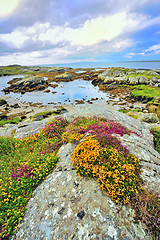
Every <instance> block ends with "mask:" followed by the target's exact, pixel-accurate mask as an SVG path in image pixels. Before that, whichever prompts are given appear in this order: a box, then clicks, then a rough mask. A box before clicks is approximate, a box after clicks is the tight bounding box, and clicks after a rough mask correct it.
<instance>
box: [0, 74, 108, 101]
mask: <svg viewBox="0 0 160 240" xmlns="http://www.w3.org/2000/svg"><path fill="white" fill-rule="evenodd" d="M14 77H20V76H10V77H8V76H7V77H0V88H1V90H2V89H4V87H7V86H8V84H7V82H8V81H9V80H11V79H13V78H14ZM54 83H55V84H58V87H56V88H52V87H48V89H49V90H50V92H47V93H45V92H44V91H34V92H26V93H25V94H21V93H12V92H11V93H9V94H7V95H6V96H9V97H13V98H17V99H20V100H21V101H25V102H33V103H42V104H48V103H55V104H64V103H67V104H68V103H73V102H74V101H75V100H91V99H92V98H98V99H104V100H108V98H109V93H103V92H102V91H99V88H98V87H95V86H93V84H92V83H91V82H90V81H86V80H83V79H77V80H74V81H72V82H59V83H56V82H52V84H54ZM45 90H46V89H45ZM52 92H56V93H54V94H53V93H52ZM0 95H1V96H2V95H4V92H2V91H1V92H0Z"/></svg>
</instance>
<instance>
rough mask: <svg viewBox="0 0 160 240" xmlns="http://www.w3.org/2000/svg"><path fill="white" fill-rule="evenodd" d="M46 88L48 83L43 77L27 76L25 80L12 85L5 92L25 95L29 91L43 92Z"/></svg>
mask: <svg viewBox="0 0 160 240" xmlns="http://www.w3.org/2000/svg"><path fill="white" fill-rule="evenodd" d="M46 87H48V82H47V80H45V79H44V78H43V77H38V76H25V77H24V78H23V79H21V80H18V81H16V82H14V83H12V84H11V86H10V87H8V88H6V89H4V91H5V92H6V91H13V92H23V93H25V92H27V91H35V90H43V89H45V88H46Z"/></svg>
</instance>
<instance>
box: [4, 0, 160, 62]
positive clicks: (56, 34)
mask: <svg viewBox="0 0 160 240" xmlns="http://www.w3.org/2000/svg"><path fill="white" fill-rule="evenodd" d="M149 60H160V0H132V1H129V0H0V65H1V66H4V65H10V64H20V65H42V64H61V63H73V62H119V61H149Z"/></svg>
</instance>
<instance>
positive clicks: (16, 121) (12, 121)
mask: <svg viewBox="0 0 160 240" xmlns="http://www.w3.org/2000/svg"><path fill="white" fill-rule="evenodd" d="M19 122H21V119H20V118H18V117H15V118H13V119H11V120H0V127H3V126H4V125H5V124H9V123H10V124H11V123H13V124H18V123H19Z"/></svg>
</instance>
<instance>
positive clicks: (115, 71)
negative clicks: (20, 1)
mask: <svg viewBox="0 0 160 240" xmlns="http://www.w3.org/2000/svg"><path fill="white" fill-rule="evenodd" d="M10 68H12V66H11V67H10ZM13 68H18V69H19V70H18V71H21V74H25V73H24V72H26V73H27V75H25V76H24V77H23V78H20V79H12V80H11V81H10V82H9V83H10V86H9V87H7V88H6V89H4V92H5V93H6V94H7V93H9V92H21V93H22V94H23V93H25V92H27V91H37V90H39V91H46V89H47V88H48V86H52V87H53V89H55V88H56V85H54V86H53V84H52V82H53V81H54V82H56V84H58V83H59V82H63V81H74V80H75V79H79V78H82V79H84V80H88V81H91V82H92V84H93V85H94V86H98V87H99V89H100V90H101V91H104V92H109V93H110V98H109V100H108V102H104V101H103V100H102V101H98V99H92V100H90V101H89V102H84V101H83V100H81V101H80V102H78V101H77V102H76V103H74V104H72V105H66V106H63V105H61V106H56V105H55V106H53V105H48V106H44V105H42V104H38V103H37V104H33V103H21V102H20V101H17V100H13V99H11V98H9V97H7V95H6V96H5V97H2V98H1V99H0V106H1V113H0V117H1V119H0V120H5V121H6V120H13V118H14V117H18V116H19V118H20V121H19V122H16V123H12V122H9V123H8V124H6V125H4V126H2V127H1V128H0V135H1V136H11V135H12V136H14V137H17V138H24V137H27V136H28V135H30V134H35V133H37V132H38V131H39V130H40V129H41V128H42V127H44V126H45V125H46V124H47V122H48V121H49V120H51V119H53V118H55V116H56V115H59V114H63V116H64V117H65V118H66V119H67V120H69V121H73V119H75V118H76V117H77V116H86V117H88V116H98V117H100V116H101V117H105V118H106V119H107V120H110V121H112V120H113V121H115V122H118V123H121V124H122V125H123V126H125V127H127V128H128V129H130V130H132V131H133V133H132V134H131V135H129V136H128V135H124V136H117V137H118V139H119V141H120V142H121V143H122V144H123V145H124V146H125V147H127V148H128V150H129V152H130V153H132V154H134V155H135V156H136V157H138V158H139V159H140V161H141V166H142V167H141V177H142V179H143V181H144V183H145V185H146V188H147V189H148V190H154V191H156V192H157V194H158V195H159V194H160V188H159V186H160V154H159V153H158V152H157V151H156V150H155V149H154V142H153V135H152V133H151V132H150V130H151V128H153V127H159V117H160V115H159V109H160V90H159V87H160V70H158V69H155V70H144V69H142V70H140V69H138V70H135V69H125V68H109V69H108V68H106V69H98V70H97V69H71V68H58V67H54V68H44V67H43V68H41V67H31V68H29V67H22V66H17V65H14V67H13ZM2 72H3V73H2ZM22 72H23V73H22ZM10 73H11V72H10ZM17 73H18V72H17ZM0 74H4V75H5V74H6V73H5V71H1V68H0ZM13 74H14V73H13ZM28 74H29V75H28ZM1 76H2V75H1ZM148 88H149V91H151V92H154V91H155V90H156V91H157V92H158V93H157V92H156V95H154V96H153V95H152V94H148V95H147V94H144V93H145V90H146V89H147V90H148ZM149 93H150V92H149ZM123 112H124V113H126V114H124V113H123ZM134 132H136V133H137V134H138V135H137V134H134ZM74 149H75V145H74V144H67V145H63V146H62V147H61V148H60V150H59V157H60V161H59V163H58V165H57V167H56V169H55V170H54V171H53V173H52V174H50V175H49V176H48V177H47V179H46V180H45V181H43V182H42V184H41V185H40V186H39V187H38V188H37V189H36V190H35V191H34V193H33V196H32V197H31V199H30V201H29V202H28V205H27V211H26V213H25V216H24V219H23V220H22V222H21V224H20V225H19V226H18V230H17V233H16V234H15V235H14V236H13V238H12V239H33V238H35V239H37V240H38V239H46V240H48V239H50V240H51V239H67V240H68V239H77V240H79V239H82V240H83V239H112V240H113V239H117V240H119V239H123V240H132V239H137V240H142V239H148V240H149V239H153V238H152V236H151V235H150V233H148V232H147V231H146V227H145V225H144V224H143V223H141V222H140V221H138V222H135V220H134V217H135V214H134V211H133V209H132V208H131V207H130V206H123V207H122V206H121V205H120V206H119V205H116V204H115V203H114V202H113V201H112V200H111V199H110V198H109V197H108V196H106V195H105V194H104V193H103V192H102V191H101V190H100V189H98V186H97V183H96V182H95V181H94V179H89V180H88V179H86V178H80V177H79V176H77V175H76V174H75V169H74V168H73V166H72V165H71V157H72V153H73V151H74ZM88 186H90V187H89V188H88Z"/></svg>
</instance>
